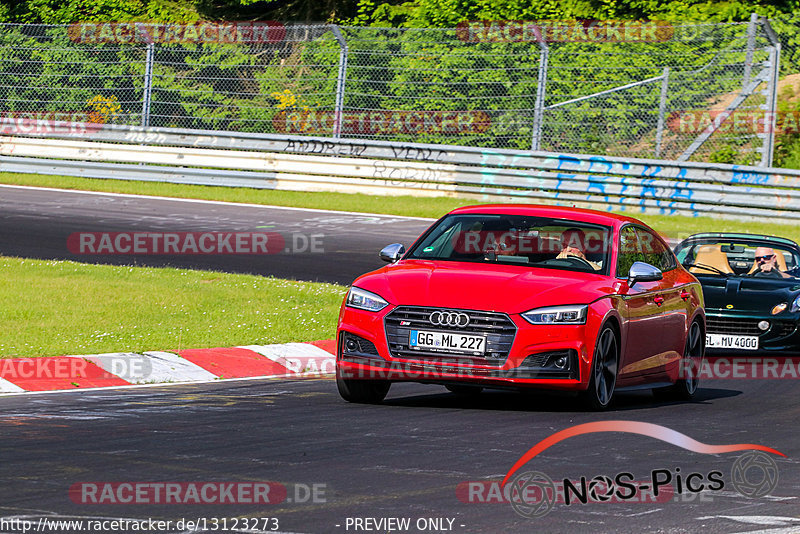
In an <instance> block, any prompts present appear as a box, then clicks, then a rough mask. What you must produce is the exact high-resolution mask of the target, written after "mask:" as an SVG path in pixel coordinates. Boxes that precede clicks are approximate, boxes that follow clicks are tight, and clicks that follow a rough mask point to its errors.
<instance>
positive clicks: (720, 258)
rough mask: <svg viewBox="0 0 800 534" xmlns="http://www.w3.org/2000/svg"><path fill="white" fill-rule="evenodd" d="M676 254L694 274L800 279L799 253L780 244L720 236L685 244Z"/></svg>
mask: <svg viewBox="0 0 800 534" xmlns="http://www.w3.org/2000/svg"><path fill="white" fill-rule="evenodd" d="M675 254H676V255H677V257H678V261H680V262H681V263H682V264H683V265H684V266H685V267H686V268H687V269H689V272H691V273H693V274H695V275H703V276H753V277H769V278H793V279H794V278H797V277H798V276H800V256H799V255H798V252H797V251H796V250H795V249H793V248H792V247H791V246H789V245H784V244H782V243H779V242H763V241H752V240H747V239H728V238H724V237H720V238H719V239H717V240H714V239H711V240H709V239H703V240H698V241H694V242H692V241H688V242H686V243H683V244H681V245H680V246H679V247H678V249H677V250H676V251H675Z"/></svg>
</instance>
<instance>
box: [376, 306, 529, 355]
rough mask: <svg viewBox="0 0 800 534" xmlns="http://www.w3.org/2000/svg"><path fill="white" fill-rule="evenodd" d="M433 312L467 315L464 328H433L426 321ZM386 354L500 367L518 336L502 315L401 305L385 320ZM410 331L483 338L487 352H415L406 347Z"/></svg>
mask: <svg viewBox="0 0 800 534" xmlns="http://www.w3.org/2000/svg"><path fill="white" fill-rule="evenodd" d="M435 311H455V312H461V313H466V314H467V315H468V316H469V325H468V326H467V327H465V328H458V327H442V326H438V325H434V324H432V323H431V322H430V320H429V318H430V316H431V314H432V313H433V312H435ZM384 325H385V327H386V339H387V341H388V343H389V352H390V353H391V355H392V356H394V357H395V358H407V359H412V360H433V361H438V362H455V361H457V362H460V363H467V364H477V365H498V366H500V365H502V364H503V363H504V362H505V360H506V358H507V357H508V353H509V351H510V350H511V345H512V344H513V343H514V336H516V333H517V326H516V325H515V324H514V322H513V321H512V320H511V318H510V317H509V316H508V315H506V314H504V313H497V312H486V311H476V310H458V309H452V308H429V307H417V306H400V307H398V308H396V309H394V310H392V312H391V313H389V314H388V315H387V316H386V318H385V319H384ZM411 330H426V331H432V332H444V333H453V334H467V335H485V336H486V351H485V352H484V354H483V355H474V354H461V353H453V352H441V351H431V350H416V349H411V348H409V346H408V340H409V336H410V334H411Z"/></svg>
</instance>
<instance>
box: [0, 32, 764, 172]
mask: <svg viewBox="0 0 800 534" xmlns="http://www.w3.org/2000/svg"><path fill="white" fill-rule="evenodd" d="M630 24H633V25H634V27H633V29H631V28H626V27H624V23H621V25H620V26H619V27H616V28H612V30H613V32H614V33H612V34H609V31H611V30H608V28H607V27H606V28H605V29H603V32H602V33H601V32H598V31H597V28H594V29H592V28H587V27H585V26H584V27H583V28H582V29H581V28H578V29H579V30H581V31H580V32H578V33H575V32H574V31H573V30H569V28H568V27H567V26H563V25H562V27H560V30H559V26H558V25H554V26H552V25H551V26H547V25H532V24H529V23H516V22H513V21H510V22H508V23H506V24H501V25H487V24H486V23H475V24H472V25H470V24H466V25H464V26H463V27H459V28H451V29H397V28H372V27H370V28H361V27H337V26H332V25H314V26H300V25H290V26H280V27H278V26H273V27H271V28H269V32H263V33H262V34H261V35H260V36H258V38H254V37H253V35H251V34H248V36H247V37H249V38H245V37H243V36H242V35H241V34H239V37H238V38H236V39H219V38H213V39H203V38H198V37H197V35H196V34H197V31H196V30H197V28H195V30H193V33H192V36H191V37H188V36H187V34H186V33H185V32H186V27H183V29H180V28H178V29H176V28H177V25H173V26H175V28H173V29H172V33H169V34H168V37H165V34H164V33H163V32H162V34H161V35H160V36H159V35H156V36H155V37H153V32H150V33H149V34H147V35H145V37H147V38H143V37H142V35H144V34H142V35H137V36H134V37H131V32H128V33H125V32H122V31H120V27H121V26H123V25H116V26H113V25H106V26H105V27H104V25H103V24H96V25H89V28H88V29H87V28H86V27H81V26H80V25H78V26H75V25H73V26H70V27H66V26H41V25H2V26H0V75H2V81H0V101H2V109H0V117H4V119H3V120H5V121H6V122H8V121H9V120H13V117H15V116H18V114H19V113H34V114H38V115H37V116H41V115H42V114H45V115H46V114H47V113H62V114H81V113H84V114H86V115H87V116H88V117H89V120H91V121H99V122H112V123H118V124H130V125H149V126H159V127H178V128H190V129H202V130H211V129H213V130H233V131H246V132H262V133H287V134H298V135H313V136H326V137H330V136H332V137H349V138H369V139H383V140H389V141H394V142H422V143H434V144H455V145H466V146H480V147H493V148H514V149H524V150H527V149H531V148H533V149H539V150H546V151H555V152H571V153H585V154H607V155H617V156H633V157H644V158H654V157H655V158H667V159H691V160H697V161H709V160H712V161H717V160H720V161H721V160H722V159H723V157H724V158H728V159H730V158H731V153H733V154H734V155H735V160H736V162H737V163H753V164H768V163H769V162H770V161H771V157H772V137H773V134H772V132H773V131H774V128H773V125H774V114H770V113H767V111H770V110H774V109H775V105H776V102H775V99H776V93H777V66H778V62H779V53H780V45H779V44H778V42H777V38H776V37H775V35H774V33H772V31H771V28H770V26H769V24H768V23H767V22H766V21H765V20H762V19H759V18H757V17H753V18H752V19H751V21H750V23H736V24H694V25H689V24H684V25H663V24H662V25H659V26H658V27H656V28H647V29H644V28H641V27H640V28H638V29H637V28H636V27H635V24H639V23H630ZM554 28H555V29H554ZM162 30H163V28H162ZM556 30H558V31H560V33H558V31H556ZM590 30H591V31H590ZM235 31H236V30H235V29H234V32H235ZM592 32H594V33H592ZM220 33H221V32H220ZM253 33H254V32H253ZM218 36H219V35H216V36H215V37H218ZM9 117H10V118H9ZM725 117H727V118H726V119H725V120H722V119H723V118H725Z"/></svg>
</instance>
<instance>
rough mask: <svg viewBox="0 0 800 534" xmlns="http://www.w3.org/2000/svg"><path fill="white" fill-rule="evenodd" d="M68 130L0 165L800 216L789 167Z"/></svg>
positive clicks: (11, 148)
mask: <svg viewBox="0 0 800 534" xmlns="http://www.w3.org/2000/svg"><path fill="white" fill-rule="evenodd" d="M60 131H61V133H58V132H57V131H45V130H44V129H35V128H34V129H32V131H30V132H27V133H24V134H20V135H16V136H13V137H0V171H7V172H28V173H41V174H58V175H72V176H85V177H92V178H116V179H131V180H151V181H163V182H173V183H187V184H202V185H221V186H238V187H253V188H265V189H282V190H298V191H337V192H363V193H370V194H385V195H404V194H406V195H420V196H421V195H424V196H465V197H470V198H475V199H478V200H482V201H507V200H516V201H524V200H527V201H531V202H546V203H555V204H561V205H574V206H579V207H590V208H595V209H602V210H614V211H624V212H629V213H631V214H632V215H635V214H639V213H658V214H666V215H688V216H723V217H730V218H739V219H742V218H744V219H769V220H771V221H783V222H796V221H797V220H799V219H800V191H798V190H797V188H798V187H800V171H796V170H788V169H764V168H760V167H742V166H735V165H724V164H711V163H692V162H677V161H668V160H646V159H625V158H617V157H605V156H593V155H579V154H553V153H548V152H532V151H517V150H495V149H485V148H472V147H462V146H449V145H424V144H402V145H401V144H397V143H391V142H386V141H375V140H355V139H333V138H310V137H293V136H277V135H264V134H252V133H235V132H222V131H197V130H180V129H170V128H140V127H126V126H114V125H108V126H103V127H100V128H99V129H97V130H95V131H92V132H90V133H89V134H86V133H85V132H84V133H83V134H82V135H75V134H71V133H69V132H70V129H69V128H66V127H63V128H61V129H60Z"/></svg>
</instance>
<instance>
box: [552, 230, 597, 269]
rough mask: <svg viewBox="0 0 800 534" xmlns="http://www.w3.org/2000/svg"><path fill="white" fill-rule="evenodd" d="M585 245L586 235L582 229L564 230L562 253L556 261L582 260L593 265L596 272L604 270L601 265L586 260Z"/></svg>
mask: <svg viewBox="0 0 800 534" xmlns="http://www.w3.org/2000/svg"><path fill="white" fill-rule="evenodd" d="M585 244H586V234H584V233H583V230H581V229H580V228H570V229H568V230H564V232H563V233H562V234H561V247H562V248H561V252H559V253H558V256H556V259H559V260H563V259H567V258H570V257H574V258H580V259H582V260H583V261H585V262H586V263H588V264H589V265H591V266H592V268H593V269H594V270H595V271H599V270H600V269H601V268H602V267H601V266H600V264H598V263H595V262H593V261H589V260H588V259H586V254H584V252H583V251H584V249H585Z"/></svg>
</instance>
